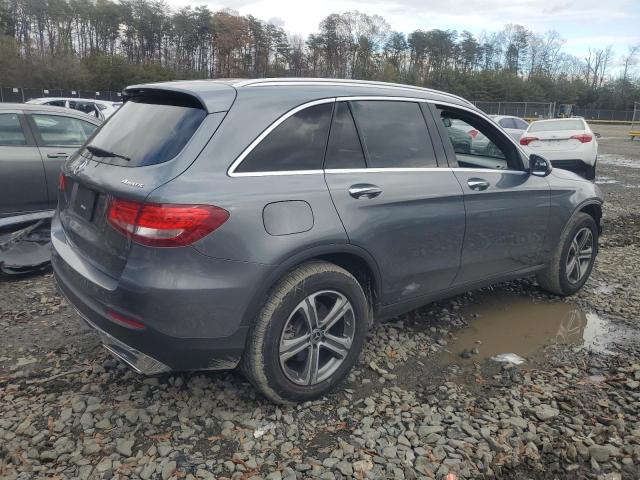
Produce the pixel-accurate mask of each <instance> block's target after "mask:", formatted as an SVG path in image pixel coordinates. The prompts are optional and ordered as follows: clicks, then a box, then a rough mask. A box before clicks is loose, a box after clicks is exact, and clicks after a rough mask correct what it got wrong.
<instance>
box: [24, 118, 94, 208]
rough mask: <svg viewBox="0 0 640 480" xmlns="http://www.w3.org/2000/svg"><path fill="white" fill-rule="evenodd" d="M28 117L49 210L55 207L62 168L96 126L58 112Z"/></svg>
mask: <svg viewBox="0 0 640 480" xmlns="http://www.w3.org/2000/svg"><path fill="white" fill-rule="evenodd" d="M27 118H28V121H29V123H30V125H31V129H32V130H33V133H34V136H35V140H36V143H37V145H38V149H39V152H40V156H41V158H42V162H43V164H44V170H45V177H46V182H47V202H48V205H49V208H55V207H56V203H57V201H58V197H57V195H58V176H59V175H60V170H61V168H62V165H63V164H64V162H65V161H66V160H67V158H68V157H70V156H71V155H72V154H73V153H74V152H75V151H76V150H77V149H78V148H80V146H82V144H83V143H84V142H85V141H86V140H87V139H88V138H89V137H90V136H91V134H93V132H94V130H95V129H96V128H98V125H97V124H95V123H92V122H88V121H86V120H82V119H80V118H76V117H72V116H66V115H64V114H60V113H55V114H52V113H45V112H33V113H31V112H30V113H29V114H28V115H27Z"/></svg>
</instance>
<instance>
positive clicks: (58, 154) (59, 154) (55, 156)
mask: <svg viewBox="0 0 640 480" xmlns="http://www.w3.org/2000/svg"><path fill="white" fill-rule="evenodd" d="M68 156H69V155H67V154H66V153H48V154H47V158H67V157H68Z"/></svg>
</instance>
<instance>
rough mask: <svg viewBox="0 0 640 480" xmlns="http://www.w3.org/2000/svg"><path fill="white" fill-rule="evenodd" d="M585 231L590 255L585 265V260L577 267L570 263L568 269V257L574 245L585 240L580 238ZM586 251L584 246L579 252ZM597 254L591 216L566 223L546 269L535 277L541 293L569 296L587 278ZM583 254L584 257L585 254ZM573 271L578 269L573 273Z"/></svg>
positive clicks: (575, 217)
mask: <svg viewBox="0 0 640 480" xmlns="http://www.w3.org/2000/svg"><path fill="white" fill-rule="evenodd" d="M587 231H588V232H590V234H591V256H590V259H589V262H588V264H587V263H586V258H585V260H584V261H581V262H579V263H580V265H579V266H578V267H576V266H575V264H572V265H573V268H571V266H570V265H569V262H570V261H571V259H572V258H575V256H574V255H573V252H574V251H575V249H576V246H580V245H578V243H579V242H581V241H583V240H584V239H585V237H584V236H581V235H582V234H585V235H586V234H587ZM579 234H580V235H579ZM576 237H578V238H576ZM574 240H576V244H575V245H573V242H574ZM587 250H588V248H587V246H586V245H585V248H584V249H582V250H581V252H583V253H584V252H586V251H587ZM597 254H598V227H597V225H596V222H595V220H594V219H593V217H592V216H591V215H589V214H586V213H582V212H580V213H578V214H576V215H574V216H573V217H572V218H571V220H569V223H568V224H567V226H566V227H565V229H564V231H563V232H562V235H561V236H560V241H559V242H558V246H557V247H556V248H555V250H554V251H553V253H552V255H551V260H550V262H549V263H548V264H547V267H546V269H545V270H543V271H542V272H540V273H538V274H537V275H536V278H537V280H538V283H539V284H540V286H541V287H542V288H543V289H544V290H546V291H547V292H550V293H553V294H555V295H560V296H562V297H566V296H569V295H573V294H574V293H576V292H577V291H578V290H580V289H581V288H582V286H583V285H584V284H585V283H586V281H587V280H588V279H589V275H591V270H592V269H593V264H594V263H595V259H596V255H597ZM584 255H585V256H586V253H584ZM576 268H578V270H577V271H576Z"/></svg>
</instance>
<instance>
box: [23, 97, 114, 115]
mask: <svg viewBox="0 0 640 480" xmlns="http://www.w3.org/2000/svg"><path fill="white" fill-rule="evenodd" d="M26 103H35V104H38V105H52V106H54V107H65V108H72V109H74V110H79V111H81V112H84V113H86V114H88V115H92V116H94V117H96V118H99V119H100V120H106V119H107V118H109V117H110V116H111V115H113V114H114V113H115V111H116V110H117V109H118V107H120V105H122V102H110V101H108V100H94V99H92V98H65V97H44V98H32V99H30V100H28V101H27V102H26Z"/></svg>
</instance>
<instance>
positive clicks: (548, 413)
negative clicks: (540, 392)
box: [534, 405, 560, 422]
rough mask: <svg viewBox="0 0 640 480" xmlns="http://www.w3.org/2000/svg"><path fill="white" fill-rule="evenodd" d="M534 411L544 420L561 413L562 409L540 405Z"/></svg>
mask: <svg viewBox="0 0 640 480" xmlns="http://www.w3.org/2000/svg"><path fill="white" fill-rule="evenodd" d="M534 413H535V415H536V417H538V419H539V420H541V421H543V422H544V421H547V420H549V419H551V418H555V417H557V416H558V415H560V411H559V410H558V409H556V408H553V407H551V406H549V405H538V406H537V407H536V408H535V409H534Z"/></svg>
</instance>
